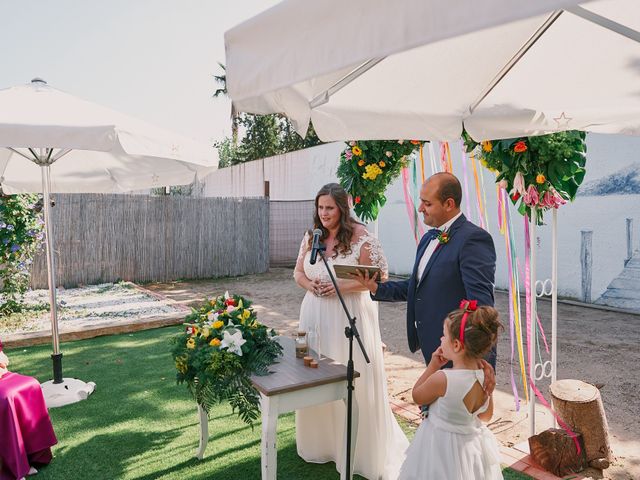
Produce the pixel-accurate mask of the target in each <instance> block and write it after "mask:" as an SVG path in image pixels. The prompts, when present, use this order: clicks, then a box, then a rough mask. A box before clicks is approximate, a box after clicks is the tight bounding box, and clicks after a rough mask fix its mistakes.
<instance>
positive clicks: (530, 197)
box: [522, 185, 540, 207]
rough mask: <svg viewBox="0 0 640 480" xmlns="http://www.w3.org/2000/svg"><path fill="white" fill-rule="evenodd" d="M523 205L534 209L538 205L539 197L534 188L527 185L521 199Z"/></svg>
mask: <svg viewBox="0 0 640 480" xmlns="http://www.w3.org/2000/svg"><path fill="white" fill-rule="evenodd" d="M522 199H523V201H524V203H526V204H527V205H529V206H530V207H535V206H536V205H538V201H539V200H540V195H538V190H537V189H536V187H535V186H533V185H529V188H528V189H527V192H526V193H525V194H524V197H523V198H522Z"/></svg>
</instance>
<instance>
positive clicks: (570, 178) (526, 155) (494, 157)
mask: <svg viewBox="0 0 640 480" xmlns="http://www.w3.org/2000/svg"><path fill="white" fill-rule="evenodd" d="M463 140H464V143H465V147H466V150H467V153H471V152H473V151H474V150H475V151H476V153H477V157H478V158H479V159H480V162H481V163H482V165H484V166H485V167H486V168H488V169H489V170H491V171H493V172H494V173H496V175H497V177H496V183H498V184H499V185H500V186H501V187H503V188H505V189H506V190H507V191H508V192H509V196H510V198H511V201H512V202H513V204H514V205H516V204H518V202H520V203H519V205H518V211H519V212H520V213H521V214H522V215H525V214H526V215H527V216H528V217H529V218H531V211H532V208H534V207H535V208H536V221H537V223H538V225H541V224H542V220H543V215H544V211H546V210H548V209H551V208H558V207H560V206H561V205H564V204H565V203H567V201H572V200H573V199H574V198H575V196H576V193H577V192H578V187H579V186H580V184H581V183H582V181H583V180H584V175H585V173H586V170H585V164H586V158H587V157H586V151H587V146H586V143H585V133H584V132H579V131H575V130H573V131H567V132H559V133H552V134H550V135H542V136H536V137H521V138H510V139H506V140H485V141H483V142H480V143H477V142H475V141H474V140H473V139H471V137H470V136H469V135H468V134H467V133H466V132H463Z"/></svg>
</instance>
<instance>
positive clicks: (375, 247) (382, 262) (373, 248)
mask: <svg viewBox="0 0 640 480" xmlns="http://www.w3.org/2000/svg"><path fill="white" fill-rule="evenodd" d="M360 241H361V242H362V247H361V248H360V263H362V264H363V263H371V265H375V266H376V267H380V270H381V272H382V275H381V277H382V278H381V279H380V280H382V281H386V280H387V279H388V278H389V265H388V264H387V258H386V257H385V256H384V252H383V251H382V244H381V243H380V240H378V239H377V238H376V237H373V236H371V235H365V236H364V237H363V238H362V239H361V240H360ZM367 258H368V259H369V261H370V262H365V261H364V260H365V259H367Z"/></svg>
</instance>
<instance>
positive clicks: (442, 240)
mask: <svg viewBox="0 0 640 480" xmlns="http://www.w3.org/2000/svg"><path fill="white" fill-rule="evenodd" d="M436 238H437V239H438V245H444V244H446V243H449V240H451V237H450V236H449V232H440V233H439V234H438V236H437V237H436Z"/></svg>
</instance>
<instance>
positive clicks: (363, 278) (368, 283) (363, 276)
mask: <svg viewBox="0 0 640 480" xmlns="http://www.w3.org/2000/svg"><path fill="white" fill-rule="evenodd" d="M357 272H358V273H357V274H353V273H351V274H350V276H351V278H352V279H353V280H356V281H357V282H359V283H360V285H362V286H363V287H364V288H366V289H367V290H369V291H370V292H371V293H373V294H374V295H375V294H376V292H377V291H378V272H376V273H374V274H373V275H372V276H371V277H370V276H369V270H357Z"/></svg>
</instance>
